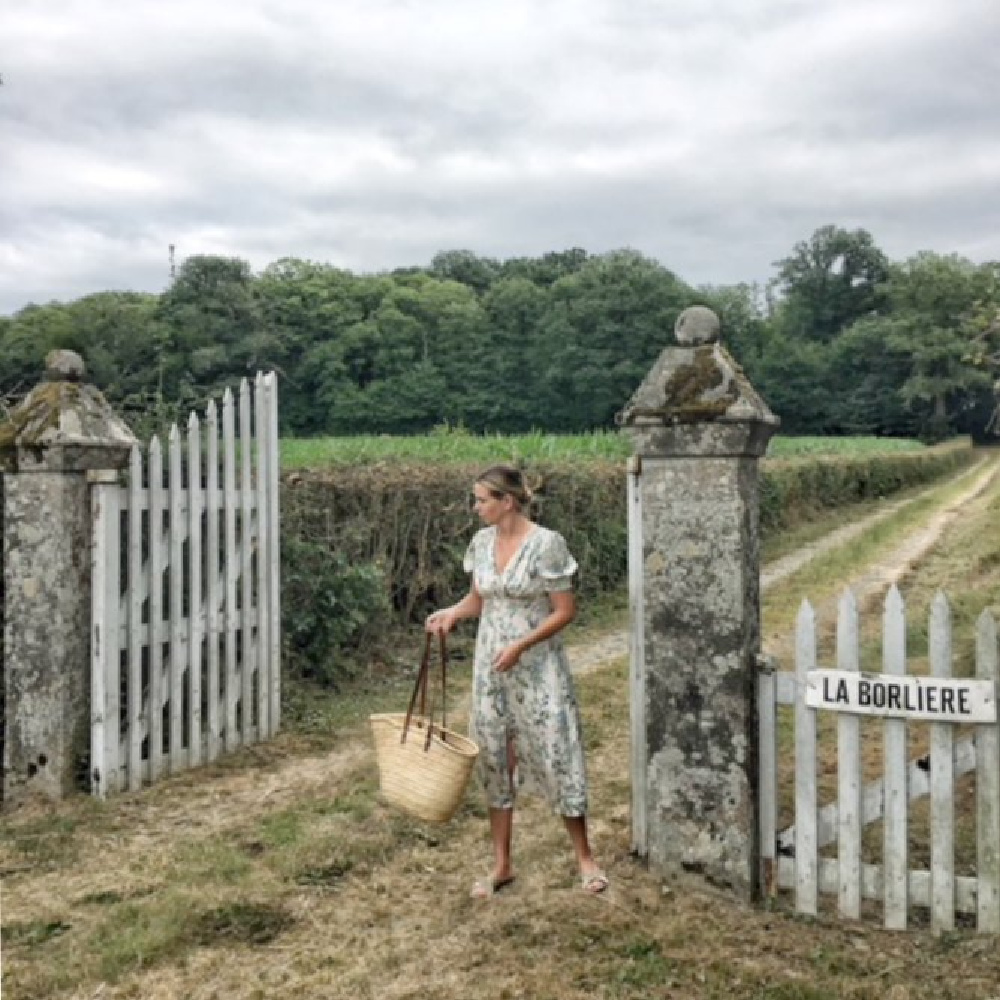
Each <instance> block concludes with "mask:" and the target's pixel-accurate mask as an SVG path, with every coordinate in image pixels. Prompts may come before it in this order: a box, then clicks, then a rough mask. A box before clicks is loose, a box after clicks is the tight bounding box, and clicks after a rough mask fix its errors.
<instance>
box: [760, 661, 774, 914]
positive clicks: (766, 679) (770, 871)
mask: <svg viewBox="0 0 1000 1000" xmlns="http://www.w3.org/2000/svg"><path fill="white" fill-rule="evenodd" d="M775 688H776V684H775V672H774V667H773V666H762V667H761V668H760V672H759V673H758V674H757V712H758V719H759V732H760V751H759V755H758V768H759V774H758V782H759V792H758V794H759V797H760V858H761V869H762V870H761V873H760V883H761V891H762V892H763V893H764V895H765V896H774V895H775V894H776V893H777V891H778V873H777V869H776V856H777V841H778V836H777V827H778V711H777V701H776V697H775V695H776V691H775Z"/></svg>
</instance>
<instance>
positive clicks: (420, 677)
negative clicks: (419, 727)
mask: <svg viewBox="0 0 1000 1000" xmlns="http://www.w3.org/2000/svg"><path fill="white" fill-rule="evenodd" d="M438 639H439V641H440V650H441V728H442V729H445V728H447V726H448V717H447V714H446V713H447V704H448V688H447V684H448V680H447V675H448V647H447V644H446V642H445V637H444V633H443V632H439V633H438ZM433 641H434V637H433V634H432V633H430V632H428V633H427V639H426V641H425V642H424V653H423V656H422V657H421V658H420V667H419V669H418V670H417V678H416V681H415V682H414V685H413V693H412V694H411V695H410V704H409V707H408V708H407V710H406V721H405V722H404V723H403V734H402V736H401V737H400V739H399V742H400V743H405V742H406V736H407V734H408V733H409V731H410V720H411V719H412V717H413V709H414V708H415V707H416V704H417V697H418V696H419V698H420V714H421V715H422V716H425V717H426V718H427V735H426V738H425V740H424V749H425V750H426V749H428V748H429V747H430V745H431V735H432V734H433V731H434V720H433V718H432V716H433V714H434V699H433V696H432V697H431V700H430V704H429V705H428V702H427V684H428V681H429V679H430V668H431V644H432V643H433Z"/></svg>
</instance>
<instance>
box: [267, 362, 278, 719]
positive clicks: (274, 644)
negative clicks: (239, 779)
mask: <svg viewBox="0 0 1000 1000" xmlns="http://www.w3.org/2000/svg"><path fill="white" fill-rule="evenodd" d="M265 385H266V388H267V392H266V396H267V422H268V426H267V448H268V460H267V468H268V473H269V476H268V482H267V491H268V492H267V517H268V528H267V531H268V537H269V538H270V539H271V543H270V545H269V546H268V559H269V561H270V566H269V576H270V579H269V583H268V610H269V614H270V620H269V621H268V628H267V631H268V640H269V642H270V644H271V649H270V654H269V656H268V669H269V670H270V674H271V692H270V696H269V698H268V722H269V724H270V727H271V735H274V734H275V733H277V731H278V729H279V727H280V726H281V521H280V514H279V492H278V491H279V483H280V481H281V454H280V451H279V447H278V376H277V375H276V374H275V373H274V372H271V373H270V374H269V375H268V376H267V379H266V383H265Z"/></svg>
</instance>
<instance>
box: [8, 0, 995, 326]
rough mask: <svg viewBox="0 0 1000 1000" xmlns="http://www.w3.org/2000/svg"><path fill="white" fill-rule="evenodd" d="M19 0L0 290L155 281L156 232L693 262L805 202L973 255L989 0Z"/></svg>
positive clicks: (243, 250)
mask: <svg viewBox="0 0 1000 1000" xmlns="http://www.w3.org/2000/svg"><path fill="white" fill-rule="evenodd" d="M501 7H502V9H501ZM47 8H51V13H50V14H49V15H48V16H46V14H45V13H42V14H39V13H38V11H42V10H43V8H41V7H37V8H35V10H36V13H34V14H33V15H32V20H30V21H28V20H25V19H23V18H19V17H18V15H17V13H16V12H14V13H12V12H11V10H10V9H9V8H8V9H7V10H6V11H4V12H2V13H0V37H5V38H13V39H14V43H15V44H14V45H13V46H12V48H11V52H12V53H16V58H12V59H11V61H10V66H9V68H8V66H7V65H5V66H3V67H2V68H3V70H4V73H5V76H6V77H7V86H5V87H3V88H0V143H2V145H0V185H2V189H3V190H4V191H5V192H7V195H8V196H7V198H5V199H0V312H4V311H10V310H13V309H16V308H18V307H19V306H21V305H23V304H24V303H25V302H26V301H28V299H31V298H34V299H47V298H51V297H71V296H75V295H78V294H81V293H82V292H85V291H91V290H99V289H102V288H105V287H122V286H130V287H136V288H150V289H158V288H160V287H162V285H163V283H164V281H165V280H166V269H165V264H164V261H165V259H166V245H167V244H168V243H176V244H177V246H178V252H179V253H181V254H182V255H185V254H189V253H198V252H225V253H233V254H238V255H240V256H243V257H246V258H247V259H249V260H251V261H252V263H253V264H254V265H255V266H258V267H260V266H263V265H264V264H266V263H268V262H269V261H270V260H273V259H275V258H276V257H279V256H285V255H294V256H302V257H311V258H313V259H329V260H331V261H332V262H334V263H337V264H340V265H342V266H347V267H354V268H357V269H363V270H378V269H381V268H389V267H393V266H398V265H403V264H415V263H426V262H427V261H428V260H429V259H430V257H431V256H432V255H433V254H434V253H435V252H436V251H438V250H440V249H445V248H449V247H454V246H464V247H470V248H472V249H474V250H475V251H476V252H479V253H483V254H491V255H494V256H506V255H511V254H538V253H543V252H545V251H547V250H552V249H559V248H562V247H566V246H571V245H580V246H584V247H586V248H587V249H589V250H591V251H595V252H596V251H601V250H608V249H613V248H614V247H618V246H623V245H629V246H632V247H634V248H635V249H638V250H640V251H642V252H644V253H646V254H648V255H650V256H653V257H656V258H657V259H659V260H661V261H662V262H663V263H664V264H665V265H666V266H667V267H669V268H670V269H671V270H673V271H675V273H677V274H679V275H680V276H681V277H683V278H685V279H687V280H689V281H692V282H695V283H708V282H711V283H722V282H732V281H739V280H763V279H766V278H767V277H768V276H769V275H770V273H771V264H772V262H773V261H774V260H776V259H778V258H779V257H781V256H783V255H785V254H786V253H787V252H788V251H789V250H790V248H791V246H792V245H793V244H794V243H795V242H796V241H798V240H800V239H803V238H805V237H807V236H808V235H809V234H810V233H811V232H812V230H813V229H815V228H816V227H817V226H819V225H823V224H825V223H828V222H835V223H838V224H842V225H847V226H852V227H853V226H863V227H865V228H868V229H869V230H870V231H872V233H873V235H874V236H875V238H876V240H877V241H879V242H880V244H881V245H883V247H884V248H885V249H886V250H887V252H890V253H892V254H893V255H895V256H906V255H908V254H910V253H912V252H915V251H916V250H918V249H924V248H932V249H937V250H941V251H942V252H947V251H949V250H953V249H954V250H958V251H959V252H968V253H970V254H974V255H975V256H976V257H977V259H981V258H983V257H984V256H991V257H997V256H1000V236H997V235H996V234H997V233H998V232H1000V228H998V227H997V209H995V208H994V207H993V205H994V202H995V195H993V194H992V192H993V191H995V189H996V185H997V180H998V179H1000V177H998V174H1000V144H998V140H997V135H998V132H997V129H996V125H997V112H996V111H995V108H994V94H995V93H996V92H997V90H998V89H1000V88H998V84H1000V80H998V70H997V69H996V68H995V60H994V56H993V52H992V39H993V38H994V37H995V29H996V27H997V26H998V13H997V11H998V10H1000V9H998V8H995V6H994V4H993V0H906V2H904V0H883V2H881V3H880V4H879V5H877V6H876V5H872V4H870V3H867V2H861V0H841V2H834V0H825V2H820V3H816V4H809V5H804V4H802V3H800V2H798V0H713V2H708V0H705V2H699V3H697V4H695V3H691V4H689V5H679V4H675V5H663V4H661V3H658V2H653V0H630V2H629V3H628V4H621V3H612V2H611V0H591V2H587V0H550V2H547V3H541V4H539V3H529V2H528V0H509V2H508V3H506V4H505V5H496V4H491V3H486V2H485V0H465V2H463V3H458V2H451V0H441V2H440V3H436V4H435V5H433V8H430V7H428V6H427V5H425V4H414V3H406V2H398V3H390V2H388V0H365V2H362V0H338V2H336V3H333V4H320V3H319V2H318V0H316V2H310V0H285V3H284V4H278V3H276V2H268V0H246V2H245V3H244V4H241V5H239V6H237V5H236V4H222V3H220V4H214V5H210V7H207V6H206V5H204V4H194V3H193V2H187V3H185V2H178V3H175V4H171V5H165V4H155V5H153V4H148V3H143V2H141V0H136V2H134V3H133V4H130V5H129V6H128V8H122V7H121V5H118V4H115V3H112V2H110V0H88V2H87V3H71V2H66V0H62V2H57V0H53V2H52V3H51V4H49V5H47ZM429 11H430V12H431V13H428V12H429ZM95 12H96V13H95ZM102 13H103V16H102ZM119 15H120V16H119ZM47 17H48V19H47ZM147 21H148V24H147V23H146V22H147ZM57 28H58V30H57ZM8 29H9V30H8Z"/></svg>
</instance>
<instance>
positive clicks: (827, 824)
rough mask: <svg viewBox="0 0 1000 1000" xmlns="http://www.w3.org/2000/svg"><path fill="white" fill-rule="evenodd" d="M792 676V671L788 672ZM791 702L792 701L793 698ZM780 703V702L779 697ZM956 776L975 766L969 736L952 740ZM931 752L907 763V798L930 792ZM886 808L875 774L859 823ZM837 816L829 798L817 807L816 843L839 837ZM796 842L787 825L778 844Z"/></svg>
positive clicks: (878, 815)
mask: <svg viewBox="0 0 1000 1000" xmlns="http://www.w3.org/2000/svg"><path fill="white" fill-rule="evenodd" d="M790 676H791V675H790ZM792 703H794V702H792ZM779 704H781V702H780V701H779ZM952 768H953V769H954V772H955V777H956V778H958V777H961V776H962V775H963V774H968V773H969V772H970V771H974V770H975V769H976V745H975V741H974V740H973V739H972V738H965V739H961V740H956V741H955V751H954V754H953V755H952ZM930 790H931V780H930V755H929V754H925V755H924V756H923V757H914V758H913V759H912V760H911V761H910V762H909V763H908V764H907V766H906V794H907V796H908V797H909V800H910V802H914V801H916V800H917V799H921V798H924V797H925V796H927V795H929V794H930ZM884 808H885V781H883V779H882V778H876V779H875V780H874V781H870V782H868V783H867V784H866V785H865V786H864V789H863V791H862V793H861V825H862V827H865V826H868V825H869V824H871V823H875V822H878V821H879V820H881V819H882V816H883V811H884ZM838 831H839V819H838V809H837V803H836V802H831V803H829V804H827V805H825V806H823V808H822V809H820V811H819V829H818V833H817V843H818V845H819V847H821V848H822V847H826V846H827V845H828V844H832V843H833V842H834V841H835V840H836V839H837V837H838ZM794 844H795V826H794V824H793V825H792V826H789V827H786V828H785V829H784V830H782V831H781V832H780V833H779V834H778V847H779V849H782V848H791V847H792V846H793V845H794Z"/></svg>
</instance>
